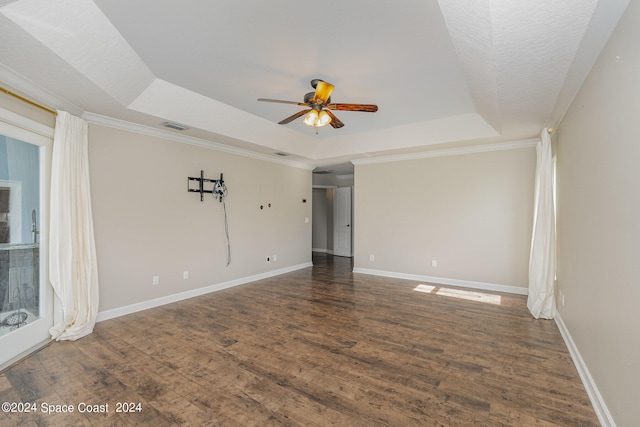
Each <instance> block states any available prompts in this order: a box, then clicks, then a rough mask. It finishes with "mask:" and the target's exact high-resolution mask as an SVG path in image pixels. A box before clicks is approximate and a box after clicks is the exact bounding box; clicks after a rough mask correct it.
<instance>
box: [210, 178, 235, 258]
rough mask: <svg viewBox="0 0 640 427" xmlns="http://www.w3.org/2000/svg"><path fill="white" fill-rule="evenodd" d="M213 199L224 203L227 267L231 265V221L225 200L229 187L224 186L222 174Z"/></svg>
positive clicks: (214, 186) (215, 185) (214, 190)
mask: <svg viewBox="0 0 640 427" xmlns="http://www.w3.org/2000/svg"><path fill="white" fill-rule="evenodd" d="M212 192H213V197H215V198H216V199H217V200H220V202H222V209H223V210H224V234H225V236H226V237H227V266H229V264H230V263H231V242H230V241H229V221H228V220H227V204H226V203H225V201H224V199H226V198H227V186H226V185H224V181H223V180H222V174H220V180H218V181H216V182H215V184H213V191H212Z"/></svg>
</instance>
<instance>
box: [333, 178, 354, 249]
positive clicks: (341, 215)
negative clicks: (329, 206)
mask: <svg viewBox="0 0 640 427" xmlns="http://www.w3.org/2000/svg"><path fill="white" fill-rule="evenodd" d="M334 194H335V197H334V203H333V208H334V215H333V220H334V223H333V230H334V236H335V237H334V239H333V254H334V255H338V256H346V257H350V256H351V238H352V229H353V227H352V225H353V224H352V218H351V187H338V188H336V190H335V192H334Z"/></svg>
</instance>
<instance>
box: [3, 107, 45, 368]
mask: <svg viewBox="0 0 640 427" xmlns="http://www.w3.org/2000/svg"><path fill="white" fill-rule="evenodd" d="M52 137H53V129H51V128H49V127H47V126H43V125H41V124H39V123H36V122H31V121H30V120H28V119H25V118H23V117H21V116H17V115H15V114H13V113H11V112H9V111H6V110H2V109H0V187H2V190H3V191H4V192H7V193H9V195H8V197H5V198H4V199H5V200H4V201H0V210H2V211H3V212H2V213H0V223H2V224H0V240H1V241H2V242H0V260H1V262H0V279H1V280H0V369H2V368H3V367H4V366H6V365H8V364H10V363H11V362H12V361H13V360H15V359H16V358H18V357H21V356H22V355H24V354H26V353H28V352H29V351H31V350H34V349H36V348H38V347H39V346H40V345H42V344H43V343H45V342H47V341H48V340H49V339H50V335H49V329H50V328H51V327H52V326H53V289H52V288H51V286H50V284H49V277H48V276H49V274H48V269H47V264H48V251H47V223H48V218H49V214H48V206H49V197H48V195H49V177H50V170H51V168H50V166H51V148H52ZM14 192H15V193H14ZM7 200H8V203H5V202H6V201H7ZM7 204H8V206H4V205H7ZM5 211H6V212H5Z"/></svg>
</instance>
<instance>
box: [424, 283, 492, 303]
mask: <svg viewBox="0 0 640 427" xmlns="http://www.w3.org/2000/svg"><path fill="white" fill-rule="evenodd" d="M413 290H414V291H416V292H422V293H425V294H432V293H433V294H436V295H440V296H443V297H451V298H460V299H465V300H469V301H477V302H484V303H487V304H496V305H500V302H501V297H500V295H495V294H485V293H484V292H477V291H468V290H463V289H452V288H443V287H441V286H433V285H425V284H422V283H421V284H419V285H418V286H416V287H415V288H414V289H413Z"/></svg>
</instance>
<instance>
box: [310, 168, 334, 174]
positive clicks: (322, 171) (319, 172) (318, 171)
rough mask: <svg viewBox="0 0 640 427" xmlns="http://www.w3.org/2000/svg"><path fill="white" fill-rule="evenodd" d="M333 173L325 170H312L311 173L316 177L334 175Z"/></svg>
mask: <svg viewBox="0 0 640 427" xmlns="http://www.w3.org/2000/svg"><path fill="white" fill-rule="evenodd" d="M334 172H335V171H333V170H330V169H329V170H326V169H320V170H314V171H313V173H315V174H316V175H327V174H330V173H334Z"/></svg>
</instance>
